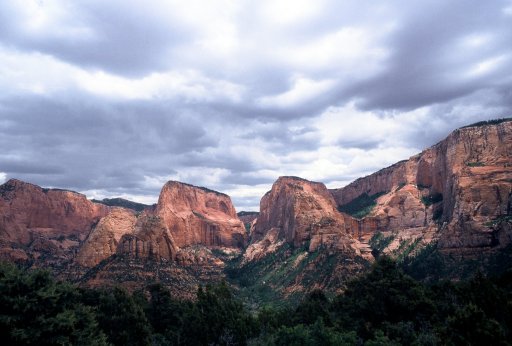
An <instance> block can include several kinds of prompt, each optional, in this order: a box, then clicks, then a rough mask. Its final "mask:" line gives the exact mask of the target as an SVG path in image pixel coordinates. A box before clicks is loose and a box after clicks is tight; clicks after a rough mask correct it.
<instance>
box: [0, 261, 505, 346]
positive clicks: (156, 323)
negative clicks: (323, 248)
mask: <svg viewBox="0 0 512 346" xmlns="http://www.w3.org/2000/svg"><path fill="white" fill-rule="evenodd" d="M511 321H512V272H511V271H508V272H505V273H503V274H502V275H501V276H499V277H491V278H487V277H484V276H483V275H480V274H478V275H476V276H474V277H472V278H471V279H469V280H466V281H459V282H445V281H441V282H437V283H434V284H430V285H427V284H424V283H421V282H420V281H417V280H415V279H414V278H412V277H410V276H408V275H407V274H406V273H404V271H403V270H402V269H400V267H399V266H398V265H397V264H396V263H395V262H393V261H392V260H390V259H389V258H387V257H381V258H380V259H379V260H378V261H377V262H376V263H375V264H374V265H373V267H372V269H371V271H370V272H369V273H368V274H366V275H364V276H361V277H358V278H356V279H354V280H353V281H351V282H350V283H348V285H347V287H346V290H345V292H344V293H343V294H340V295H338V296H336V297H334V298H332V299H330V298H328V297H327V296H326V295H325V294H324V293H323V292H322V291H318V290H315V291H313V292H311V293H310V294H309V295H308V296H307V297H306V298H305V299H303V300H302V301H301V302H300V304H299V305H298V306H297V307H295V308H290V307H280V308H275V307H272V306H265V307H263V308H261V309H259V310H258V311H257V312H256V313H250V312H249V311H248V310H247V308H246V307H245V306H244V305H243V304H242V302H241V301H239V300H238V299H236V298H235V297H234V296H233V294H232V292H231V290H230V289H229V288H228V286H227V285H226V284H225V283H223V284H219V285H216V286H206V287H200V288H199V290H198V292H197V296H196V299H195V300H194V301H180V300H177V299H175V298H174V297H173V296H172V295H171V294H170V293H169V291H167V290H166V289H165V288H164V287H163V286H162V285H160V284H153V285H150V286H148V287H147V288H146V289H145V290H144V291H140V292H135V293H133V294H128V293H127V292H126V291H124V290H122V289H119V288H112V289H101V290H96V289H79V288H77V287H75V286H71V285H69V284H67V283H62V282H55V281H54V280H53V279H52V278H51V277H50V276H49V275H48V274H47V273H46V272H42V271H34V272H30V271H23V270H20V269H18V268H16V267H14V266H13V265H10V264H2V265H0V331H1V333H2V341H3V343H4V344H17V345H29V344H35V343H37V344H41V345H50V344H51V345H55V344H70V345H83V344H87V345H108V344H112V345H126V344H130V345H168V344H172V345H213V344H214V345H247V344H248V345H436V344H454V345H467V344H490V345H507V344H510V340H511V338H512V330H511Z"/></svg>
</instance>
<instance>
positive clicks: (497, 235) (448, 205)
mask: <svg viewBox="0 0 512 346" xmlns="http://www.w3.org/2000/svg"><path fill="white" fill-rule="evenodd" d="M511 177H512V121H504V122H501V123H498V124H484V125H479V126H469V127H465V128H461V129H458V130H456V131H454V132H453V133H451V134H450V135H449V136H448V137H447V138H446V139H445V140H443V141H441V142H440V143H438V144H436V145H434V146H432V147H431V148H428V149H426V150H425V151H423V152H422V153H420V154H418V155H415V156H413V157H411V158H410V159H409V160H407V161H402V162H399V163H397V164H395V165H393V166H390V167H388V168H385V169H383V170H381V171H379V172H377V173H374V174H372V175H370V176H367V177H364V178H360V179H358V180H356V181H354V182H353V183H351V184H349V185H348V186H346V187H344V188H341V189H335V190H331V193H332V195H333V197H334V198H335V200H336V202H337V204H338V205H339V206H343V205H346V204H347V203H349V202H350V201H352V200H354V199H355V198H357V197H358V196H360V195H362V194H364V193H366V194H368V195H372V194H375V193H379V192H380V193H382V192H385V193H386V194H385V195H384V196H381V197H379V198H378V200H377V201H376V202H377V205H376V207H375V208H374V209H373V211H372V212H371V214H370V215H369V216H368V217H366V218H364V219H363V220H362V221H360V223H361V224H362V225H363V226H362V227H366V228H367V229H368V228H371V227H368V225H367V224H370V223H371V224H372V225H373V226H374V227H375V231H396V232H398V231H404V230H407V229H415V230H417V229H418V228H422V229H423V230H424V231H425V232H426V233H432V230H433V229H435V233H436V234H435V236H434V237H431V238H435V239H438V240H439V242H438V245H439V247H440V248H441V249H444V250H446V251H464V250H471V249H479V248H483V247H485V248H489V247H503V246H506V245H508V244H510V243H511V242H510V239H509V238H508V236H501V235H503V234H507V232H506V230H504V227H505V224H504V223H502V222H501V223H500V222H497V221H499V220H503V219H506V218H507V217H509V216H510V215H511V214H510V213H511V211H510V203H511V192H512V178H511ZM505 228H506V227H505Z"/></svg>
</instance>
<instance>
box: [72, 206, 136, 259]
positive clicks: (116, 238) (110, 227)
mask: <svg viewBox="0 0 512 346" xmlns="http://www.w3.org/2000/svg"><path fill="white" fill-rule="evenodd" d="M136 222H137V218H136V216H135V213H134V212H133V211H132V210H129V209H124V208H113V209H112V211H111V212H110V214H108V215H107V216H105V217H103V218H102V219H101V220H100V222H99V223H98V224H97V225H96V227H95V228H94V230H93V231H92V232H91V234H90V235H89V237H88V238H87V239H86V241H85V242H84V244H83V246H82V248H81V249H80V252H79V253H78V255H77V258H76V261H77V263H78V264H80V265H82V266H84V267H93V266H95V265H97V264H98V263H100V262H101V261H102V260H104V259H106V258H108V257H110V256H112V255H113V254H115V253H116V252H117V247H118V245H119V242H120V240H121V237H122V236H123V235H125V234H130V233H132V232H133V230H134V228H135V223H136Z"/></svg>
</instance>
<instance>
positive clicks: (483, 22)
mask: <svg viewBox="0 0 512 346" xmlns="http://www.w3.org/2000/svg"><path fill="white" fill-rule="evenodd" d="M505 5H506V2H503V1H448V2H446V1H436V2H435V3H432V2H424V3H423V4H417V3H414V8H411V7H409V11H410V13H408V15H407V16H406V17H405V18H404V20H403V23H399V24H398V26H399V28H398V29H397V32H396V33H395V34H393V35H392V36H391V37H390V38H389V43H388V48H389V49H390V57H389V59H388V61H387V62H386V63H385V66H384V69H383V71H382V72H381V73H379V74H378V75H376V76H374V77H371V78H369V79H367V80H365V81H363V82H361V83H357V84H355V85H354V86H353V87H351V88H349V90H348V91H347V94H349V95H352V96H354V97H356V98H358V99H360V102H359V103H358V105H359V106H360V107H361V108H363V109H372V110H397V109H414V108H418V107H422V106H425V105H430V104H435V103H442V102H447V101H450V100H454V99H457V98H459V97H461V96H465V95H469V94H471V93H473V92H475V91H477V90H480V89H482V88H488V87H495V86H496V85H495V83H496V81H499V80H500V79H501V78H499V76H502V75H503V74H504V73H506V74H509V72H510V70H511V68H512V66H511V59H512V56H511V54H512V49H511V48H510V47H512V31H511V30H510V27H511V26H512V18H511V17H510V16H506V15H504V13H503V8H504V6H505ZM471 35H474V36H473V37H471ZM480 36H481V37H480ZM472 39H473V40H475V41H478V40H480V39H481V40H483V41H484V42H482V43H481V45H479V43H478V42H474V43H473V44H474V45H476V46H471V44H472V43H471V40H472ZM486 40H488V42H485V41H486ZM500 56H504V59H506V60H507V61H506V62H504V63H501V65H500V66H499V67H498V69H497V70H496V71H495V72H494V73H489V74H487V75H482V76H478V75H476V76H471V75H468V74H470V71H471V69H472V68H475V66H476V65H477V64H479V63H482V62H485V61H486V60H487V59H492V58H496V57H500ZM507 84H508V86H510V85H511V81H510V80H508V82H507Z"/></svg>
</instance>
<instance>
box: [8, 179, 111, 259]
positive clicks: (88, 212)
mask: <svg viewBox="0 0 512 346" xmlns="http://www.w3.org/2000/svg"><path fill="white" fill-rule="evenodd" d="M108 212H109V207H107V206H104V205H100V204H95V203H92V202H90V201H89V200H87V198H86V197H85V196H84V195H82V194H79V193H76V192H72V191H64V190H58V189H42V188H41V187H39V186H36V185H32V184H29V183H25V182H22V181H19V180H15V179H11V180H9V181H7V182H6V183H5V184H3V185H1V186H0V242H1V243H2V250H1V253H2V256H3V257H6V258H12V257H13V256H14V259H21V260H26V259H28V258H29V257H30V256H36V257H37V256H38V254H39V253H41V251H45V250H47V252H49V253H52V254H55V253H56V252H59V251H60V250H63V251H64V250H66V249H68V248H75V247H76V246H78V244H79V241H81V240H83V239H85V237H86V236H87V235H88V233H89V231H90V230H91V228H92V227H93V225H94V224H96V223H97V222H98V221H99V220H100V218H102V217H103V216H105V215H107V214H108ZM60 252H62V251H60Z"/></svg>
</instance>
